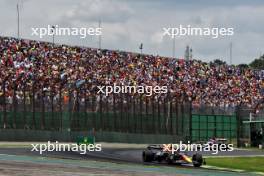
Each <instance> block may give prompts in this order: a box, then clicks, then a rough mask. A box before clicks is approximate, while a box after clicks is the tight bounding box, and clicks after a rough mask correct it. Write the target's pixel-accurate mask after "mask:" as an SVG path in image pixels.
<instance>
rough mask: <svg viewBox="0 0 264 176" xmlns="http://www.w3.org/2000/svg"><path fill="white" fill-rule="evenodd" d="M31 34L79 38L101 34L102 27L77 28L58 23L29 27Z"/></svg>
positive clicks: (41, 36) (40, 36)
mask: <svg viewBox="0 0 264 176" xmlns="http://www.w3.org/2000/svg"><path fill="white" fill-rule="evenodd" d="M31 30H32V33H31V35H32V36H38V37H39V38H43V37H44V36H53V35H56V36H65V35H68V36H80V38H86V37H87V36H88V35H102V28H100V27H96V28H94V27H89V28H85V27H82V28H77V27H71V28H69V27H59V26H58V25H54V26H51V25H48V26H47V27H41V28H38V27H36V28H31Z"/></svg>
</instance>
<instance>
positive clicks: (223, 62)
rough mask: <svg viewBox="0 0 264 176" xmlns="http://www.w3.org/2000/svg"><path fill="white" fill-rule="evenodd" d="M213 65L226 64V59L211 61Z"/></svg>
mask: <svg viewBox="0 0 264 176" xmlns="http://www.w3.org/2000/svg"><path fill="white" fill-rule="evenodd" d="M210 63H211V64H213V65H226V62H225V61H222V60H221V59H215V60H214V61H213V62H210Z"/></svg>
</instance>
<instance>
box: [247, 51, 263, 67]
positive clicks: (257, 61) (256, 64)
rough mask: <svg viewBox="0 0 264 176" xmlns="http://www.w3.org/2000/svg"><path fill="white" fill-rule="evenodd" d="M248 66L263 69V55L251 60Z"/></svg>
mask: <svg viewBox="0 0 264 176" xmlns="http://www.w3.org/2000/svg"><path fill="white" fill-rule="evenodd" d="M249 66H250V67H252V68H254V69H259V70H264V55H262V56H260V57H259V58H258V59H255V60H254V61H252V62H251V63H250V64H249Z"/></svg>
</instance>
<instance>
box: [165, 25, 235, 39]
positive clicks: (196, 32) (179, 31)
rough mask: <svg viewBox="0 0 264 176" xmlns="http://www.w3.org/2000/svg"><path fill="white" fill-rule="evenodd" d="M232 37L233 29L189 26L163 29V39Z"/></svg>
mask: <svg viewBox="0 0 264 176" xmlns="http://www.w3.org/2000/svg"><path fill="white" fill-rule="evenodd" d="M232 35H234V28H232V27H230V28H224V27H221V28H218V27H212V28H210V27H192V26H191V25H187V26H183V25H179V27H173V28H172V27H167V28H166V27H164V28H163V37H165V36H168V37H170V38H175V37H176V36H179V37H180V36H211V37H212V38H213V39H216V38H219V36H232Z"/></svg>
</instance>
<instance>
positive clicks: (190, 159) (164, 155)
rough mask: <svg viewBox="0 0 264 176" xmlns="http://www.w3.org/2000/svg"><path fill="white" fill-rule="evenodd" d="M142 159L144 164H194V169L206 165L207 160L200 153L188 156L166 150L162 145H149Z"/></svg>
mask: <svg viewBox="0 0 264 176" xmlns="http://www.w3.org/2000/svg"><path fill="white" fill-rule="evenodd" d="M142 158H143V161H144V162H154V161H157V162H164V161H165V162H167V163H168V164H180V165H181V164H193V166H194V167H200V166H201V165H202V164H205V160H204V159H203V157H202V155H201V154H199V153H195V154H193V155H192V156H188V155H187V154H186V153H181V152H177V151H176V152H175V151H174V152H172V151H169V150H164V146H162V145H149V146H148V147H147V149H146V150H144V151H143V152H142Z"/></svg>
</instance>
